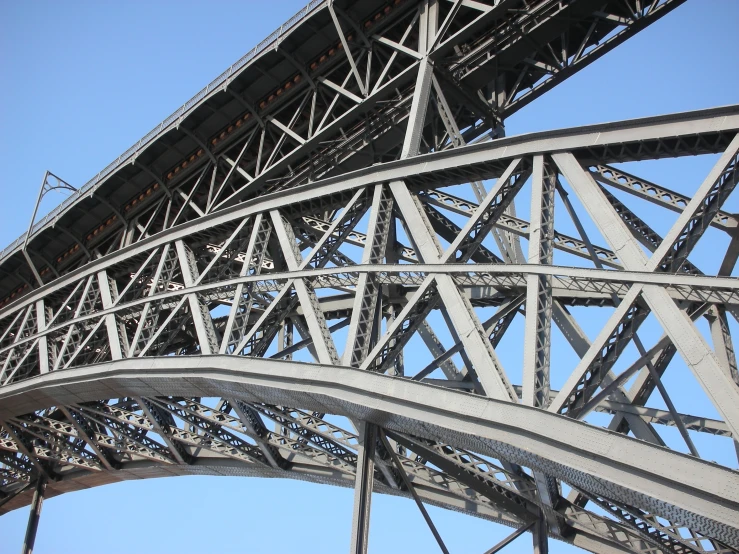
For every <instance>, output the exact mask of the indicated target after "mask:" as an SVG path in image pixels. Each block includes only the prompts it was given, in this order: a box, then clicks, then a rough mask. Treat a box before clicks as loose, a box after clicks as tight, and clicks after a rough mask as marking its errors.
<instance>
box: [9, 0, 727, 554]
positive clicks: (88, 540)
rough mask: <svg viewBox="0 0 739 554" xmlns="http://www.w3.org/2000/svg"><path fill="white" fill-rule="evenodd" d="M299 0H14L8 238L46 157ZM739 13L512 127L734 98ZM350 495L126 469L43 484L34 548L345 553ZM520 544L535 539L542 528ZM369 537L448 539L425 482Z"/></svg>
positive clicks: (21, 516)
mask: <svg viewBox="0 0 739 554" xmlns="http://www.w3.org/2000/svg"><path fill="white" fill-rule="evenodd" d="M302 5H303V2H302V1H297V2H296V1H286V0H279V1H273V2H268V3H264V2H253V1H250V0H242V1H240V2H235V1H234V2H228V1H223V0H221V1H219V2H212V3H208V4H206V3H195V2H188V1H176V2H175V1H164V0H157V1H152V2H143V1H141V0H134V1H130V2H125V3H124V2H120V3H116V2H112V1H103V2H92V1H89V2H88V1H84V0H76V1H73V2H67V3H61V2H43V1H27V2H10V1H8V0H0V75H2V82H3V86H2V87H1V88H0V167H2V168H3V171H2V174H1V175H0V198H1V199H2V200H0V248H1V247H3V246H5V245H7V244H9V243H10V242H11V241H13V240H14V239H15V238H16V237H18V236H19V235H20V234H21V233H23V232H24V231H25V230H26V228H27V226H28V221H29V218H30V215H31V212H32V210H33V204H34V202H35V199H36V195H37V193H38V187H39V185H40V180H41V178H42V176H43V173H44V171H45V170H47V169H48V170H50V171H52V172H54V173H56V174H57V175H59V176H60V177H62V178H63V179H65V180H67V181H68V182H70V183H72V184H73V185H75V186H81V185H82V184H84V183H85V182H86V181H87V180H88V179H90V178H91V177H92V176H93V175H95V174H96V173H97V172H98V171H99V170H100V169H102V168H103V167H105V166H106V165H107V164H108V163H110V162H111V161H112V160H113V159H115V158H117V157H118V155H119V154H120V153H122V152H123V151H124V150H126V149H127V148H128V147H129V146H131V145H132V144H133V143H135V142H136V141H137V140H138V139H139V138H140V137H142V136H143V135H144V134H146V133H147V132H148V131H149V130H151V129H152V128H153V127H155V126H156V125H157V124H158V123H159V122H160V121H161V120H163V119H164V118H165V117H166V116H167V115H169V114H170V113H171V112H173V111H174V110H175V109H177V108H178V107H179V106H180V105H181V104H183V103H184V102H186V101H187V100H188V99H189V98H190V97H191V96H193V95H194V94H195V93H196V92H197V91H198V90H200V89H201V88H202V87H204V86H205V85H206V84H207V83H208V82H210V81H211V80H212V79H213V78H215V77H216V76H217V75H218V74H220V73H221V72H222V71H223V70H224V69H226V68H227V67H228V66H229V65H230V64H231V63H233V62H234V61H236V60H237V59H238V58H239V57H241V56H242V55H243V54H244V53H246V52H247V51H248V50H250V49H251V48H252V47H253V46H254V45H255V44H257V43H258V42H260V41H261V40H262V39H263V38H264V37H265V36H267V35H268V34H269V33H270V32H272V31H273V30H274V29H276V28H277V27H279V26H280V24H281V23H283V22H284V21H286V20H287V19H288V18H289V17H290V16H292V15H293V14H294V13H295V12H296V11H298V10H299V9H300V8H301V7H302ZM737 24H739V0H690V1H688V2H687V3H686V5H684V6H682V7H680V8H678V9H677V10H676V11H674V12H673V13H671V14H669V15H667V16H666V17H665V18H663V19H662V20H660V21H659V22H657V23H656V24H654V25H652V26H651V27H649V28H648V29H646V30H645V31H643V32H642V33H640V34H639V35H637V36H636V37H635V38H633V39H631V40H630V41H628V42H627V43H625V44H623V45H621V46H620V47H618V48H617V49H616V50H615V51H613V52H611V53H609V54H607V55H606V56H605V57H604V58H602V59H601V60H599V61H598V62H597V63H595V64H594V65H592V66H590V67H588V68H586V69H584V70H583V71H581V72H580V73H578V74H577V75H575V76H574V77H571V78H570V79H569V80H568V81H566V82H565V83H564V84H562V85H559V86H558V87H557V88H556V89H555V90H553V91H550V92H548V93H547V94H546V95H545V96H544V97H542V98H540V99H539V100H537V101H535V102H534V103H533V104H532V105H530V106H528V107H527V108H525V109H523V110H522V111H521V112H519V113H518V114H516V115H515V116H513V117H511V118H510V119H509V120H508V121H507V124H506V128H507V133H508V135H509V136H510V135H514V134H519V133H524V132H529V131H536V130H546V129H554V128H559V127H570V126H577V125H582V124H588V123H599V122H606V121H613V120H619V119H626V118H634V117H642V116H650V115H657V114H663V113H669V112H675V111H684V110H693V109H698V108H708V107H713V106H719V105H725V104H731V103H736V102H737V101H739V92H738V85H739V72H737V71H736V66H737V59H736V54H737V43H736V28H737ZM681 163H682V165H681V164H677V165H676V166H675V167H677V169H676V170H674V173H673V176H674V177H675V178H676V179H678V180H679V178H683V179H684V181H685V187H688V189H689V188H690V187H693V190H694V188H695V187H696V186H697V183H696V182H695V180H696V179H698V182H700V179H702V176H703V175H705V173H706V172H707V170H708V168H710V165H711V163H712V161H711V159H708V160H707V162H706V161H705V160H704V161H700V160H696V161H695V162H692V161H689V160H688V161H685V162H681ZM646 167H647V173H649V171H650V170H649V167H650V166H649V165H647V166H646ZM645 177H650V175H648V174H646V175H645ZM665 184H668V183H667V182H665ZM668 186H671V185H668ZM674 188H679V187H674ZM681 190H682V189H681ZM62 198H63V197H62V196H57V197H55V198H51V199H50V200H49V202H48V204H47V205H44V206H43V208H42V212H45V211H48V210H49V209H51V208H52V207H53V205H55V204H57V203H59V202H60V201H61V200H62ZM731 200H732V201H734V200H736V199H735V198H733V199H731ZM731 211H736V205H732V210H731ZM519 215H521V214H519ZM522 217H525V215H523V216H522ZM706 263H707V264H708V265H711V263H713V264H714V265H715V264H716V262H715V261H713V262H711V260H710V259H709V258H707V259H706ZM709 269H710V268H709ZM597 330H598V329H597V328H596V329H595V332H597ZM588 334H591V333H590V330H589V329H588ZM735 336H736V335H735ZM504 365H505V364H504ZM507 367H510V364H508V365H507ZM676 403H677V402H676ZM685 411H689V410H687V409H686V410H685ZM699 448H700V446H699ZM711 453H713V452H711ZM716 456H717V459H718V457H720V454H719V453H717V454H716ZM720 461H722V462H724V463H727V462H726V461H724V460H720ZM733 467H736V466H735V462H734V466H733ZM351 510H352V491H351V490H348V489H338V488H333V487H321V486H318V485H313V484H309V483H303V482H297V481H292V480H263V479H243V478H241V479H239V478H211V477H187V478H184V477H183V478H178V479H159V480H150V481H146V482H128V483H122V484H115V485H108V486H106V487H102V488H98V489H92V490H88V491H82V492H77V493H72V494H68V495H65V496H62V497H58V498H53V499H50V500H48V501H47V502H45V504H44V509H43V514H42V517H41V524H40V529H39V533H38V537H37V541H36V549H35V551H36V552H38V553H39V554H50V553H64V552H76V553H80V554H83V553H87V552H90V553H93V552H94V553H97V552H108V553H117V552H149V551H152V552H159V553H167V552H209V551H215V550H218V551H220V552H250V553H252V552H253V553H257V552H276V553H281V552H292V551H296V550H299V551H301V552H305V553H339V552H345V551H346V550H347V547H348V544H349V534H350V529H351ZM429 511H430V513H431V516H432V518H433V519H434V521H435V522H436V524H437V526H438V527H439V530H440V532H441V535H442V536H443V538H444V540H445V541H446V543H447V545H448V547H449V548H450V550H451V552H452V553H461V552H470V553H473V552H484V551H485V550H486V549H488V548H490V547H491V546H492V545H493V544H495V543H496V542H497V541H498V540H500V539H501V538H502V537H504V536H505V535H507V534H508V533H509V532H510V530H509V529H508V528H505V527H502V526H499V525H495V524H492V523H489V522H486V521H482V520H478V519H475V518H470V517H466V516H462V515H460V514H456V513H452V512H447V511H444V510H440V509H436V508H433V507H430V508H429ZM27 516H28V512H27V509H26V508H24V509H20V510H16V511H15V512H12V513H10V514H8V515H5V516H3V517H2V518H0V553H6V552H17V551H18V550H19V549H20V546H21V543H22V539H23V533H24V530H25V526H26V520H27ZM508 548H509V549H508V550H507V551H510V552H516V551H528V550H529V548H530V538H529V535H528V534H527V535H524V536H523V537H521V538H519V539H518V540H517V541H516V542H515V543H514V544H513V545H512V546H510V547H508ZM370 551H371V552H374V553H380V552H404V553H406V554H411V553H416V552H418V553H420V552H434V551H437V547H436V545H435V542H434V540H433V537H432V535H431V533H430V532H429V531H428V529H427V528H426V527H425V524H424V522H423V519H422V517H421V515H420V513H419V512H418V510H417V509H416V507H415V506H414V505H413V503H412V502H411V501H410V500H405V499H397V498H389V497H386V496H382V495H375V496H374V498H373V501H372V520H371V535H370ZM550 551H551V552H552V553H553V554H557V553H566V552H577V551H578V550H577V549H574V548H572V547H569V546H567V545H564V544H562V543H560V542H557V541H552V542H551V544H550Z"/></svg>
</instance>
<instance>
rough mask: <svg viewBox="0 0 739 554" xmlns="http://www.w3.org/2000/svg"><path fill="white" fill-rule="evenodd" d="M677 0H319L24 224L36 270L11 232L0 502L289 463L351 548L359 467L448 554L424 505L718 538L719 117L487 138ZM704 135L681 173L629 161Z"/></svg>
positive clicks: (728, 374) (726, 159) (721, 346)
mask: <svg viewBox="0 0 739 554" xmlns="http://www.w3.org/2000/svg"><path fill="white" fill-rule="evenodd" d="M679 3H680V2H670V1H656V2H640V1H631V0H630V1H627V2H611V3H609V2H605V3H604V2H602V1H601V2H596V3H592V2H588V1H586V0H573V1H571V2H547V1H542V2H528V3H525V2H517V1H505V0H503V1H498V2H493V1H491V2H487V3H486V2H467V1H465V0H462V1H456V2H439V3H436V2H431V1H424V2H419V3H416V2H412V1H411V0H405V1H401V2H391V3H386V4H379V3H378V4H377V6H374V5H372V3H370V2H368V3H366V4H365V3H361V5H359V6H352V5H348V4H347V5H343V4H342V3H340V2H336V3H331V4H328V3H326V4H319V5H316V6H313V7H312V8H311V11H309V12H308V13H307V15H306V16H305V18H304V19H303V20H301V21H300V22H299V23H296V24H295V25H294V26H293V27H291V29H290V30H289V31H287V32H285V33H283V34H284V37H283V39H281V40H280V41H278V42H277V44H276V47H275V48H274V49H269V50H268V51H267V50H265V51H263V52H262V53H260V54H259V56H257V57H255V58H254V60H252V61H251V62H250V64H251V65H250V64H247V65H245V66H243V67H241V68H240V69H239V70H238V71H241V72H242V73H238V71H237V72H236V73H235V74H234V76H233V78H232V80H231V81H228V82H227V83H226V85H225V86H224V87H223V89H219V90H217V91H214V92H212V93H208V94H206V95H205V96H203V98H202V99H201V101H202V104H201V105H198V104H197V103H195V104H193V106H194V107H192V109H191V111H189V112H183V114H182V118H181V120H179V121H178V124H177V126H176V127H175V126H173V127H172V128H170V129H163V130H162V133H161V135H157V136H156V137H154V138H153V139H152V141H151V142H149V143H147V144H146V145H144V146H142V149H141V151H140V152H137V153H136V154H135V157H134V158H135V159H134V161H133V163H131V164H127V165H125V167H124V166H121V167H116V168H114V169H113V170H111V172H110V173H109V174H108V175H107V176H106V177H105V178H102V179H101V180H99V182H96V183H95V187H96V188H95V194H94V196H84V195H79V196H78V197H76V199H75V200H73V201H72V202H71V203H69V204H68V205H67V206H66V207H65V210H63V211H62V212H60V213H59V214H57V224H58V225H60V226H63V227H65V229H66V231H67V232H66V233H62V234H59V233H57V235H59V236H58V237H57V238H55V239H54V240H49V238H48V233H47V231H46V230H45V229H44V228H43V226H41V227H40V228H38V229H36V230H35V231H34V232H33V234H32V236H31V237H29V241H28V244H29V246H30V247H32V248H33V251H30V250H29V251H28V252H26V254H28V253H29V252H30V263H31V264H38V262H39V260H40V259H41V256H43V259H44V260H48V261H51V262H52V264H53V267H51V266H49V267H48V268H46V267H44V266H41V265H38V267H37V266H35V265H34V267H33V268H29V267H28V259H27V258H26V257H25V256H22V257H19V255H18V254H16V253H14V252H13V251H8V252H6V253H5V257H4V258H3V260H2V267H3V269H4V270H5V273H7V276H6V277H4V278H3V280H2V281H0V287H5V288H4V289H3V290H5V291H7V292H8V293H9V294H8V295H7V296H6V300H4V301H3V302H4V304H3V307H2V308H0V398H2V402H1V403H0V426H1V429H2V430H1V431H0V439H1V440H0V470H2V471H1V472H0V493H1V496H2V498H0V509H2V510H4V511H7V510H10V509H13V508H15V507H18V506H21V505H24V504H27V503H29V502H30V501H31V494H32V491H33V487H34V484H36V483H39V482H42V481H43V482H46V481H48V485H47V489H46V494H47V495H56V494H61V493H63V492H67V491H72V490H76V489H79V488H83V487H88V486H94V485H97V484H104V483H108V482H113V481H117V480H123V479H129V478H141V477H156V476H162V475H172V474H176V475H186V474H195V473H209V474H227V475H229V474H230V475H260V476H275V477H278V476H282V477H291V478H297V479H308V480H314V481H318V482H321V483H327V484H334V485H340V486H350V487H351V486H353V487H355V490H356V502H355V518H354V520H355V523H354V529H353V533H352V548H353V551H357V552H361V551H364V549H366V545H367V529H368V525H367V521H368V519H367V518H368V517H369V511H370V500H371V493H372V491H373V490H374V491H376V492H383V493H389V494H396V495H404V496H408V497H412V498H414V499H415V500H416V501H417V502H418V505H419V507H420V508H421V509H422V511H423V513H424V517H426V518H427V522H428V523H429V525H430V527H431V529H432V531H433V532H434V534H435V536H436V538H437V540H438V541H439V544H440V546H441V548H442V550H444V549H445V546H444V545H443V536H441V535H439V534H438V531H437V530H436V529H435V527H434V526H433V522H432V521H431V520H430V518H428V514H427V513H426V512H425V510H424V509H423V503H424V502H425V503H432V504H435V505H438V506H442V507H446V508H449V509H454V510H458V511H462V512H465V513H469V514H471V515H475V516H478V517H482V518H486V519H489V520H491V521H495V522H497V523H502V524H504V525H508V526H510V527H513V528H515V529H517V530H519V531H521V532H526V531H528V532H531V533H532V534H533V536H534V547H535V550H537V551H543V550H546V540H547V536H548V537H550V538H554V539H559V540H564V541H567V542H571V543H573V544H575V545H578V546H580V547H582V548H585V549H587V550H591V551H594V552H655V553H656V552H730V551H732V549H736V548H739V536H738V535H737V527H738V526H739V525H738V523H737V522H739V498H738V497H737V491H738V490H739V481H737V474H736V471H735V470H734V468H736V462H735V457H734V458H732V456H735V454H734V453H735V445H736V441H735V439H736V437H737V432H739V412H738V411H737V406H739V404H738V403H737V400H739V398H738V397H739V384H738V383H739V377H738V376H737V375H738V374H737V369H736V360H735V355H734V350H733V343H732V339H731V327H733V326H734V324H735V323H736V318H737V316H738V314H739V311H737V304H738V302H737V300H739V298H738V297H737V294H738V292H737V289H738V288H739V287H738V286H737V281H736V279H735V278H734V277H732V276H731V274H732V272H733V268H734V265H735V262H736V257H737V255H739V250H737V243H736V240H735V235H736V229H735V227H736V216H735V215H734V214H733V213H732V211H731V208H730V207H729V206H730V204H728V203H727V199H728V198H729V197H730V195H731V192H732V190H733V188H734V187H735V185H736V183H737V179H739V173H738V170H737V167H736V164H737V160H738V159H739V135H738V133H739V107H737V106H728V107H724V108H714V109H709V110H701V111H697V112H690V113H682V114H672V115H664V116H657V117H651V118H644V119H639V120H631V121H623V122H616V123H609V124H602V125H591V126H587V127H581V128H573V129H564V130H559V131H551V132H545V133H533V134H529V135H520V136H515V135H513V136H508V137H505V136H504V135H505V132H504V124H505V119H506V117H508V116H509V115H510V114H511V113H513V112H514V111H515V110H517V109H519V108H520V107H521V106H523V105H525V104H526V103H528V102H530V101H532V100H534V99H535V98H536V97H537V96H538V95H539V94H542V93H543V92H545V91H546V90H548V88H551V87H552V86H555V85H556V84H557V83H558V82H560V81H561V80H563V79H565V78H566V77H567V76H569V75H570V74H572V73H574V72H575V71H577V70H578V69H579V68H580V67H582V66H583V65H585V64H587V63H590V62H591V61H593V60H594V59H597V57H599V56H600V55H602V54H603V53H605V52H606V51H607V50H609V49H610V48H612V47H614V46H615V45H617V44H618V43H620V42H621V41H623V40H625V39H626V38H628V37H629V36H631V35H632V34H633V33H635V32H637V31H639V30H641V29H642V28H644V27H646V26H647V25H649V24H650V23H651V22H652V21H654V20H656V19H657V18H659V17H660V16H661V15H663V14H664V13H666V12H667V11H669V10H670V9H672V8H674V7H676V6H677V5H678V4H679ZM595 4H597V6H595ZM365 10H366V13H365ZM316 29H321V30H322V31H323V32H322V33H319V34H318V35H316V33H315V30H316ZM301 33H302V35H301ZM306 34H310V35H311V36H312V37H315V36H319V37H320V38H315V42H318V43H320V42H321V41H324V40H325V41H327V44H326V45H322V44H313V45H310V47H309V48H303V50H301V52H309V53H310V52H312V51H315V52H314V53H315V56H314V57H312V54H311V56H307V55H306V54H304V53H303V54H297V53H296V52H295V46H296V45H297V44H298V43H299V42H300V41H301V40H302V41H305V40H307V39H306V38H305V36H306ZM291 37H292V38H291ZM329 39H330V40H329ZM291 41H292V42H291ZM322 48H323V49H322ZM262 58H264V60H262ZM276 59H279V60H281V62H280V63H281V64H283V65H282V66H281V65H280V64H274V63H273V62H274V61H275V60H276ZM268 62H269V63H271V64H272V66H273V67H274V69H272V70H270V71H271V72H267V73H266V74H267V75H268V76H269V77H270V79H268V80H269V81H270V82H271V83H273V84H272V85H270V87H271V88H270V87H266V88H265V87H263V90H262V92H259V91H254V90H247V88H248V87H246V88H244V84H245V83H246V78H244V79H242V80H241V81H239V75H242V74H244V75H245V74H246V73H248V72H249V71H250V70H251V69H250V68H252V66H253V65H258V64H260V63H264V64H268ZM265 67H266V66H262V67H258V68H257V69H258V71H259V72H260V73H261V74H265V71H266V70H265ZM280 67H282V68H283V69H284V71H283V69H280ZM285 68H287V69H285ZM257 69H255V70H257ZM286 75H287V77H290V78H289V79H286V77H285V76H286ZM274 83H281V84H280V85H279V88H275V86H276V85H274ZM288 83H289V86H287V84H288ZM255 86H256V85H255ZM206 105H207V107H208V110H209V112H208V113H210V114H211V115H210V116H208V117H205V116H204V112H202V111H199V107H198V106H206ZM235 106H240V108H239V109H236V107H235ZM213 114H215V115H213ZM247 115H248V117H247ZM234 118H236V119H234ZM224 126H225V127H224ZM214 129H217V131H218V132H217V133H216V134H214ZM510 131H511V130H509V134H510ZM490 139H492V140H490ZM191 152H192V153H191ZM696 155H700V156H702V158H704V159H705V160H706V164H705V165H706V168H707V169H706V175H705V178H704V179H703V180H702V182H696V183H695V184H694V185H693V186H692V187H691V188H690V190H682V189H681V190H677V189H675V188H674V186H673V185H671V184H670V183H655V182H653V179H652V180H646V179H644V178H642V177H640V176H639V171H638V166H639V164H638V163H637V162H640V161H642V160H663V159H664V160H665V161H664V162H660V163H669V159H671V158H679V157H685V156H696ZM168 160H169V161H168ZM175 161H176V165H173V164H174V163H175ZM170 162H171V163H170ZM167 164H168V165H167ZM622 164H626V165H622ZM150 180H151V181H152V182H153V184H149V181H150ZM106 183H109V184H108V185H106ZM114 183H115V187H114ZM106 186H109V189H106ZM137 187H138V188H137ZM114 188H115V191H117V192H115V193H113V192H112V191H113V189H114ZM106 190H107V191H108V192H106ZM132 191H136V192H135V194H133V192H132ZM116 194H117V195H119V196H117V197H116V196H115V195H116ZM124 194H127V195H128V196H127V198H126V199H124V198H123V197H122V195H124ZM96 203H97V204H96ZM76 210H84V211H85V212H86V214H87V215H86V216H85V217H87V218H88V220H84V219H81V220H80V221H79V222H78V225H79V226H80V227H76V228H75V227H74V225H73V224H70V223H65V221H73V220H74V218H75V217H77V219H79V217H78V216H79V214H78V212H77V211H76ZM110 214H112V215H110ZM646 214H651V215H646ZM664 214H667V215H664ZM113 216H115V217H113ZM65 218H66V219H65ZM96 218H97V219H96ZM92 220H95V225H96V226H95V227H94V228H93V229H92V231H90V230H89V229H90V228H91V227H89V226H88V228H87V230H83V228H82V227H81V226H84V225H88V223H89V222H90V221H92ZM659 221H662V222H666V221H669V225H661V226H659V225H656V222H659ZM45 233H47V235H45ZM71 239H74V240H72V242H71V243H69V244H67V243H63V244H62V242H63V241H64V240H71ZM60 241H62V242H60ZM707 244H710V245H711V246H710V248H711V250H712V251H713V252H712V254H711V257H712V258H714V259H716V260H717V261H718V263H717V264H716V265H717V266H720V267H719V269H718V270H715V269H713V270H710V271H709V270H708V269H706V268H705V267H703V268H701V266H705V263H704V262H705V257H704V256H701V255H698V252H699V251H698V249H701V248H705V246H704V245H707ZM34 245H35V246H34ZM40 245H44V247H43V248H42V247H41V246H40ZM44 248H46V249H47V250H44ZM11 250H12V249H11ZM33 252H38V253H39V254H38V255H37V259H36V260H35V261H34V259H33V256H34V254H33ZM54 260H56V263H55V264H54ZM44 263H46V262H44ZM21 264H25V265H23V266H21ZM47 265H48V264H47ZM34 271H35V272H36V273H34ZM16 278H17V279H20V280H21V281H23V280H25V282H26V284H25V285H24V286H19V285H18V283H17V282H14V281H13V279H16ZM588 310H590V311H591V312H592V311H593V310H598V313H600V314H601V319H603V317H602V315H603V314H606V317H605V319H603V321H602V322H601V326H600V328H599V329H598V330H597V332H595V333H592V332H590V331H592V330H591V329H588V331H589V332H587V333H586V332H585V331H583V328H582V327H583V326H585V325H591V323H589V322H590V320H589V319H588V317H589V316H588V315H587V314H588V313H590V312H588ZM519 324H523V327H522V332H518V334H517V332H516V331H515V330H514V328H515V326H516V325H519ZM655 328H656V329H657V330H658V332H655V331H654V329H655ZM555 335H556V336H557V337H559V338H561V341H559V342H558V341H557V340H555V338H554V337H555ZM561 348H568V349H569V355H568V356H565V357H561V356H558V355H557V352H560V351H561V350H558V349H561ZM512 349H516V350H518V351H519V352H521V353H522V356H521V357H520V358H519V361H518V362H517V363H518V364H520V367H512V365H511V362H510V360H511V358H510V356H509V354H508V352H510V351H511V350H512ZM573 356H574V358H573ZM573 360H574V361H573ZM680 368H684V371H685V372H686V373H685V374H686V375H688V376H689V378H690V379H692V380H694V381H693V382H695V384H696V393H695V394H696V395H700V396H701V398H703V405H705V406H710V409H701V410H698V411H694V410H693V407H694V405H693V404H692V403H689V404H686V403H685V402H682V401H681V399H680V392H679V391H678V390H675V389H673V388H672V387H671V382H670V380H669V379H668V378H667V377H669V376H670V375H671V374H675V373H676V372H679V371H681V369H680ZM663 376H664V377H665V378H664V379H663ZM696 406H697V404H696ZM595 415H597V416H598V417H597V418H596V417H594V416H595ZM604 417H605V418H606V419H605V420H604V419H603V418H604ZM604 421H606V423H605V424H604V423H603V422H604ZM675 437H677V439H676V438H675ZM697 437H700V441H698V440H697ZM706 440H710V441H712V442H711V443H710V444H711V445H712V446H711V453H712V454H711V456H713V453H714V452H716V451H720V452H721V458H720V460H719V461H720V463H716V462H713V461H711V460H712V459H713V458H712V457H710V458H709V459H708V460H704V459H702V458H701V450H702V449H703V448H704V445H705V444H706V443H705V441H706Z"/></svg>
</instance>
